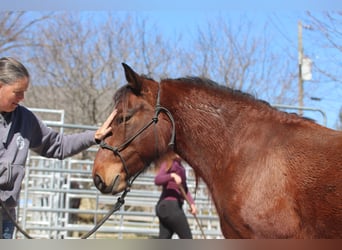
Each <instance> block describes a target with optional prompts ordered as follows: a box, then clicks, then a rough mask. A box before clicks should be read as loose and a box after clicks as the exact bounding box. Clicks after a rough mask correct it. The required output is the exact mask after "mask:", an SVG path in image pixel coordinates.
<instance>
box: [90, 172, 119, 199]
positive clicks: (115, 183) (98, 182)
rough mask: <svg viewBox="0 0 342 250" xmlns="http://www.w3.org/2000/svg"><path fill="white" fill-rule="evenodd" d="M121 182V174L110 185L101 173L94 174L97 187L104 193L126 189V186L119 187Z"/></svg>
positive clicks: (114, 192) (113, 193)
mask: <svg viewBox="0 0 342 250" xmlns="http://www.w3.org/2000/svg"><path fill="white" fill-rule="evenodd" d="M120 183H121V177H120V174H117V175H116V176H115V177H114V178H113V180H112V182H111V184H110V185H107V184H106V183H105V182H104V181H103V179H102V178H101V176H100V175H98V174H96V175H95V176H94V184H95V186H96V188H97V189H98V190H99V191H100V192H101V193H103V194H112V195H115V194H117V193H119V192H120V191H122V190H123V189H124V187H122V188H119V186H120Z"/></svg>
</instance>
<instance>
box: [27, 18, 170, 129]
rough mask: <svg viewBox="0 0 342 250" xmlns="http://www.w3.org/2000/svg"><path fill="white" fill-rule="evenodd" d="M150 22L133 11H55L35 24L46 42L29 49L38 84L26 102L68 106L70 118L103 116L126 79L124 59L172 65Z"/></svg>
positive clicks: (146, 67)
mask: <svg viewBox="0 0 342 250" xmlns="http://www.w3.org/2000/svg"><path fill="white" fill-rule="evenodd" d="M95 14H96V15H95ZM99 14H101V15H99ZM148 27H150V26H148V23H147V20H145V19H141V18H136V19H134V17H132V16H131V15H126V16H124V17H122V16H118V17H117V16H115V13H108V12H101V13H99V12H96V13H92V12H90V13H71V12H62V13H55V16H54V17H53V18H51V19H50V20H49V21H48V22H45V23H43V24H42V25H41V26H40V27H39V29H37V33H36V35H37V39H38V40H39V43H40V44H41V45H42V46H41V47H40V48H37V49H36V50H34V52H30V53H31V54H32V53H34V56H32V57H31V59H30V64H31V65H32V70H33V71H34V75H33V76H32V77H33V78H34V79H33V83H34V84H33V85H34V86H33V88H32V91H31V95H30V96H32V98H30V99H29V98H27V99H28V100H27V101H26V103H27V105H30V106H37V105H38V106H39V105H42V106H43V107H45V108H55V109H56V108H57V109H64V110H66V111H67V113H68V118H67V121H68V122H70V123H81V124H98V123H99V122H102V121H103V120H104V119H105V117H106V116H107V115H108V114H109V112H110V109H112V107H111V105H112V95H113V94H114V92H115V90H116V89H117V88H118V87H119V86H120V85H121V84H124V83H125V81H124V77H123V76H124V74H123V70H122V66H121V62H126V63H128V64H131V65H132V66H133V67H134V68H136V69H137V70H140V72H145V73H150V74H152V75H158V72H159V73H160V72H163V71H164V70H166V69H167V67H169V65H170V60H171V58H172V57H171V55H173V53H172V51H170V50H167V49H165V48H167V47H166V46H165V43H164V41H163V39H162V37H161V36H160V35H159V34H158V32H156V30H153V32H150V31H149V30H148ZM42 93H44V94H42Z"/></svg>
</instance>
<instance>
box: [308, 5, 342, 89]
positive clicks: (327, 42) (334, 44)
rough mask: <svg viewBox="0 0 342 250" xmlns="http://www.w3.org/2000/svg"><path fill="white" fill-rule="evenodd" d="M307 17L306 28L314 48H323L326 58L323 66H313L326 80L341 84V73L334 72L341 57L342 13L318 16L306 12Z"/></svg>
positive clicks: (338, 65)
mask: <svg viewBox="0 0 342 250" xmlns="http://www.w3.org/2000/svg"><path fill="white" fill-rule="evenodd" d="M307 16H308V20H306V23H307V25H306V28H307V29H309V30H311V31H312V37H313V39H314V41H315V43H316V46H320V47H321V48H324V50H325V51H326V54H325V56H326V57H327V59H326V60H325V63H324V64H314V67H315V69H316V70H317V71H318V72H319V74H321V75H322V76H323V77H326V78H327V79H328V80H331V81H334V82H338V83H342V75H341V71H340V70H335V69H339V68H340V63H341V56H342V30H341V26H342V11H339V12H322V13H319V14H317V13H315V14H314V13H311V12H307ZM312 57H314V55H312ZM319 80H321V81H324V80H326V79H322V78H321V79H319Z"/></svg>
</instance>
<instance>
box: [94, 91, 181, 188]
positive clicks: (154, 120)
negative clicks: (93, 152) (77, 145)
mask: <svg viewBox="0 0 342 250" xmlns="http://www.w3.org/2000/svg"><path fill="white" fill-rule="evenodd" d="M160 89H161V88H160V85H159V84H158V94H157V103H156V107H155V112H154V116H153V117H152V119H151V121H150V122H148V123H147V124H146V125H145V126H143V127H142V128H141V129H139V130H138V131H137V132H136V133H135V134H134V135H133V136H131V137H130V138H129V139H127V140H126V141H125V142H123V143H122V144H121V145H119V146H114V147H112V146H110V145H108V144H107V143H106V142H105V141H104V140H102V141H101V142H100V147H101V148H103V149H108V150H110V151H112V152H113V153H114V154H115V155H117V156H119V158H120V160H121V162H122V165H123V167H124V169H125V172H126V175H127V176H129V171H128V168H127V165H126V162H125V160H124V158H123V157H122V155H121V154H120V152H121V151H123V150H124V149H125V148H126V147H127V146H128V145H129V144H130V143H131V142H132V141H133V140H134V139H135V138H137V137H138V136H139V135H140V134H141V133H143V132H144V131H145V130H146V129H147V128H148V127H150V126H151V125H152V124H157V122H158V116H159V114H160V113H161V112H164V113H165V114H166V115H167V116H168V117H169V119H170V121H171V123H172V134H171V139H170V142H169V144H168V145H169V147H172V148H173V147H174V143H175V134H176V128H175V121H174V119H173V116H172V114H171V112H170V111H169V110H168V109H167V108H165V107H162V106H161V105H160ZM146 167H147V165H145V167H144V168H143V169H142V170H141V171H139V172H138V173H137V174H135V175H134V176H133V178H132V177H130V178H128V179H127V187H126V189H127V188H128V189H129V188H130V187H131V185H132V183H133V181H134V180H135V178H136V177H138V175H140V174H141V173H142V172H143V171H144V170H145V168H146Z"/></svg>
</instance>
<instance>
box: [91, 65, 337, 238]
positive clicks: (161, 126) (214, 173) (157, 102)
mask: <svg viewBox="0 0 342 250" xmlns="http://www.w3.org/2000/svg"><path fill="white" fill-rule="evenodd" d="M123 66H124V69H125V75H126V79H127V81H128V84H127V85H125V86H123V87H122V88H121V89H119V90H118V91H117V93H116V94H115V96H114V102H115V108H117V109H118V114H117V116H116V117H115V118H114V120H113V122H112V125H111V126H112V134H111V135H110V136H109V137H107V138H106V139H105V140H104V141H103V142H102V143H101V146H102V148H100V149H99V151H98V152H97V155H96V158H95V162H94V168H93V178H94V183H95V185H96V187H97V188H98V189H99V190H100V191H101V192H103V193H111V194H116V193H118V192H121V191H123V190H124V189H125V188H127V185H130V184H131V182H130V181H129V180H131V179H130V178H132V176H134V175H135V174H136V173H139V172H140V171H142V169H144V167H146V166H148V165H149V164H150V163H151V162H152V161H154V160H155V159H156V158H157V157H158V156H159V155H160V154H162V153H164V152H166V151H167V150H168V148H169V147H168V143H169V142H170V141H171V143H172V142H173V140H174V150H175V151H176V152H177V153H178V154H179V155H180V156H181V157H182V158H183V159H184V160H186V161H187V162H188V163H189V164H190V166H192V168H193V169H194V171H195V172H196V174H197V175H198V176H199V177H201V178H202V179H203V180H204V182H205V183H206V184H207V186H208V189H209V191H210V193H211V195H212V198H213V200H214V203H215V206H216V209H217V213H218V215H219V218H220V223H221V228H222V232H223V235H224V236H225V237H226V238H341V236H342V197H341V195H342V185H341V180H342V171H341V168H342V133H341V132H339V131H334V130H331V129H328V128H325V127H322V126H320V125H318V124H316V123H314V122H313V121H311V120H308V119H304V118H302V117H300V116H298V115H295V114H288V113H286V112H281V111H278V110H276V109H275V108H273V107H271V106H270V105H269V104H268V103H266V102H264V101H260V100H257V99H256V98H254V97H252V96H251V95H248V94H245V93H242V92H241V91H236V90H232V89H229V88H226V87H223V86H220V85H218V84H216V83H215V82H213V81H210V80H208V79H202V78H180V79H164V80H162V81H161V82H160V83H158V82H156V81H154V80H153V79H149V78H147V77H145V76H143V75H139V74H137V73H135V72H134V71H133V70H132V69H131V68H130V67H129V66H127V65H126V64H123Z"/></svg>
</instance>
